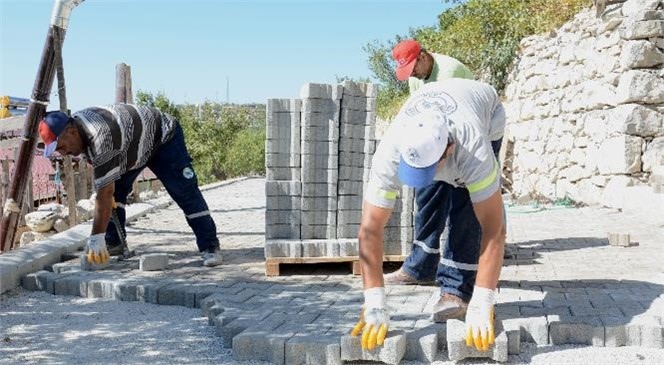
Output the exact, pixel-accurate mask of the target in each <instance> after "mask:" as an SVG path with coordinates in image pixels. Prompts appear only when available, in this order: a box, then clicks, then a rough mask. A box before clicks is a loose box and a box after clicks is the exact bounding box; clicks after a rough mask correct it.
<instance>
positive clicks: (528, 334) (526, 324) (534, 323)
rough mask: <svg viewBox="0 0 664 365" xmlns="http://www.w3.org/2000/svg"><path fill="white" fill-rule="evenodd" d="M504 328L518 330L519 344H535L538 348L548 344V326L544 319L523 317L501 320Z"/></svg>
mask: <svg viewBox="0 0 664 365" xmlns="http://www.w3.org/2000/svg"><path fill="white" fill-rule="evenodd" d="M502 322H503V326H504V327H505V328H510V329H512V328H517V327H518V328H519V329H520V330H521V335H520V340H521V342H530V343H535V344H537V345H538V346H546V345H548V344H549V327H548V326H549V324H548V322H547V319H546V317H540V316H536V317H525V316H522V317H520V318H511V319H505V320H502Z"/></svg>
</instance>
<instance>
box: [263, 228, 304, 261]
mask: <svg viewBox="0 0 664 365" xmlns="http://www.w3.org/2000/svg"><path fill="white" fill-rule="evenodd" d="M300 228H301V227H300V224H298V223H296V224H277V225H267V226H265V238H266V239H299V238H300V237H301V234H300ZM295 253H296V252H295ZM291 257H301V256H291Z"/></svg>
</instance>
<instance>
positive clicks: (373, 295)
mask: <svg viewBox="0 0 664 365" xmlns="http://www.w3.org/2000/svg"><path fill="white" fill-rule="evenodd" d="M389 326H390V315H389V313H387V296H386V295H385V288H384V287H378V288H371V289H366V290H365V291H364V306H363V307H362V312H360V320H359V321H358V322H357V324H356V325H355V328H353V331H352V332H351V333H350V335H351V336H357V335H359V334H360V332H362V341H361V342H362V349H365V350H373V349H374V348H375V347H376V345H378V346H382V345H383V341H385V337H386V336H387V331H388V327H389Z"/></svg>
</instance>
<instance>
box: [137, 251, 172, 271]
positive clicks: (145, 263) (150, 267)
mask: <svg viewBox="0 0 664 365" xmlns="http://www.w3.org/2000/svg"><path fill="white" fill-rule="evenodd" d="M138 267H139V270H140V271H159V270H166V268H167V267H168V254H167V253H149V254H144V255H141V257H140V260H139V265H138Z"/></svg>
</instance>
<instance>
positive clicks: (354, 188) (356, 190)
mask: <svg viewBox="0 0 664 365" xmlns="http://www.w3.org/2000/svg"><path fill="white" fill-rule="evenodd" d="M363 193H364V182H362V181H347V180H340V181H339V195H340V196H346V195H348V196H359V197H360V200H361V196H362V194H363Z"/></svg>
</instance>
